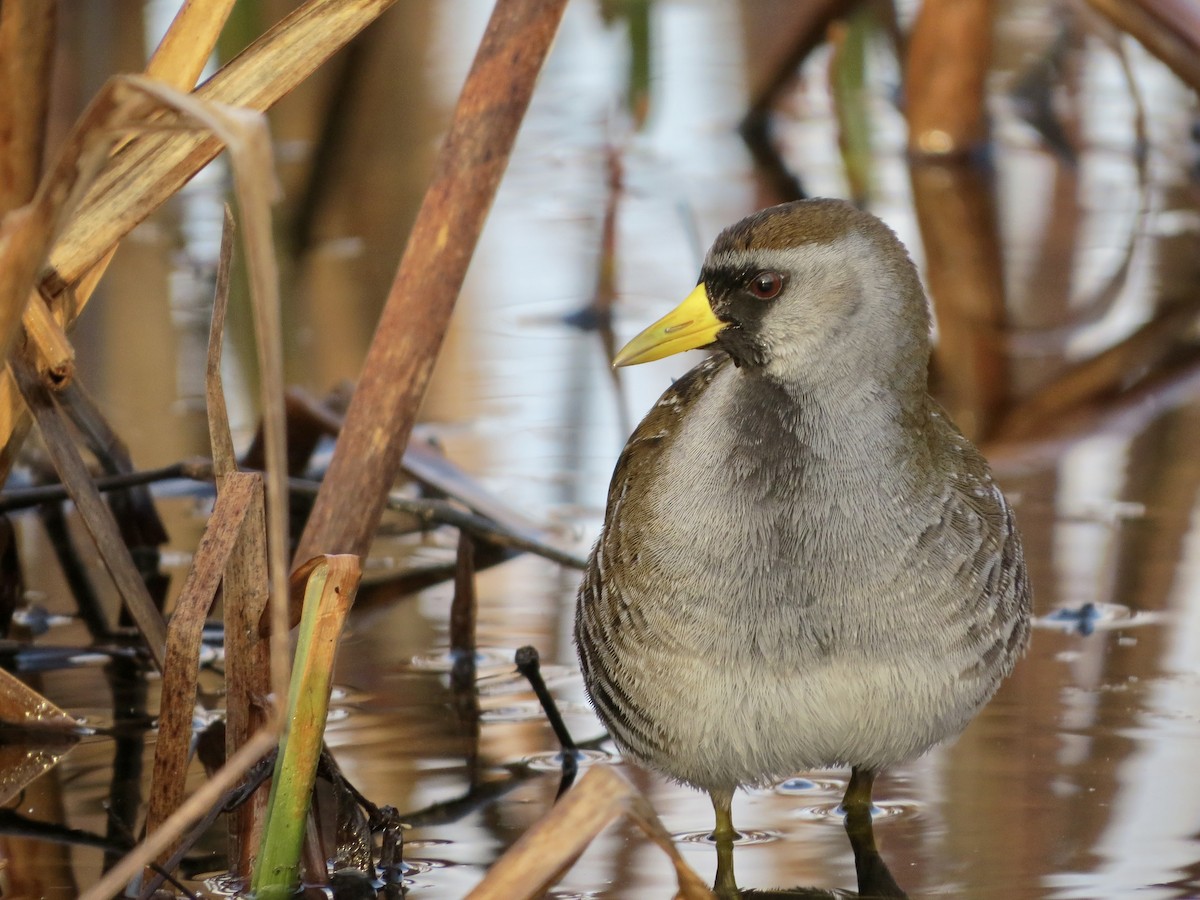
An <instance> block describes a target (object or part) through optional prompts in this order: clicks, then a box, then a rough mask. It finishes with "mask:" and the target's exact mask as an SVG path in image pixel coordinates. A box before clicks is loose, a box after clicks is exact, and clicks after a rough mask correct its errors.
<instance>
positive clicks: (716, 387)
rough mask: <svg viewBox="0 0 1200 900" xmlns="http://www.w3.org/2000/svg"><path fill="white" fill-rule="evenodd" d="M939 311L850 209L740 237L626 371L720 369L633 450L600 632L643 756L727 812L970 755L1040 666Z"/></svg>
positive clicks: (593, 628)
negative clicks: (1002, 694)
mask: <svg viewBox="0 0 1200 900" xmlns="http://www.w3.org/2000/svg"><path fill="white" fill-rule="evenodd" d="M929 327H930V323H929V311H928V304H927V302H926V299H925V294H924V291H923V290H922V288H921V283H920V281H919V279H918V277H917V272H916V269H915V267H914V266H913V264H912V261H911V260H910V259H909V257H908V254H907V252H906V251H905V249H904V246H903V245H902V244H901V243H900V241H899V240H898V239H897V238H896V236H895V235H894V234H893V233H892V232H891V231H890V230H889V229H888V227H887V226H886V225H884V224H883V223H882V222H880V221H879V220H878V219H877V218H875V217H874V216H872V215H869V214H867V213H864V212H860V211H859V210H857V209H856V208H854V207H853V206H851V205H849V204H847V203H844V202H841V201H837V200H807V201H799V202H796V203H788V204H784V205H782V206H776V207H773V208H771V209H767V210H764V211H762V212H759V213H756V214H755V215H752V216H750V217H749V218H746V219H744V220H742V221H741V222H738V223H737V224H736V225H733V226H731V227H730V228H727V229H726V230H725V231H724V232H723V233H722V234H721V235H720V236H719V237H718V238H717V240H716V242H715V243H714V244H713V246H712V249H711V250H709V252H708V256H707V258H706V259H705V262H704V268H703V270H702V272H701V275H700V281H699V284H698V285H697V287H696V289H695V290H694V291H692V293H691V294H690V295H689V296H688V298H687V299H686V300H684V302H683V303H682V304H681V305H680V306H679V307H678V308H677V309H676V310H675V311H673V312H671V313H669V314H668V315H667V316H665V317H664V318H663V319H661V320H660V321H658V322H656V323H655V324H654V325H651V326H650V327H649V328H647V329H646V330H645V331H644V332H642V333H641V334H640V335H638V336H637V337H636V338H634V339H633V340H632V341H630V342H629V344H628V345H627V346H626V347H625V348H624V349H623V350H622V351H621V352H620V353H619V354H618V355H617V358H616V360H615V363H614V364H615V365H618V366H621V365H632V364H635V363H641V362H647V361H649V360H654V359H659V358H661V357H664V356H669V355H671V354H673V353H678V352H680V351H682V350H689V349H692V348H696V347H705V346H708V345H715V346H716V348H717V349H718V351H719V352H717V353H715V354H713V355H712V356H711V357H710V358H709V359H708V360H706V361H705V362H702V363H700V364H699V365H698V366H696V367H695V368H694V369H692V370H691V371H690V372H688V373H687V374H686V375H685V376H683V377H682V378H680V379H679V380H678V381H676V382H675V383H674V384H673V385H672V386H671V387H670V388H669V389H668V390H667V391H666V393H664V394H663V395H662V397H661V398H660V399H659V400H658V402H657V403H656V404H655V406H654V408H653V409H651V410H650V412H649V414H648V415H647V416H646V418H645V419H644V420H643V421H642V423H641V424H640V425H639V426H638V428H637V430H636V431H635V432H634V433H633V436H632V437H631V438H630V439H629V443H628V444H627V445H626V446H625V450H624V452H623V453H622V454H621V458H620V461H619V462H618V463H617V468H616V471H615V473H614V474H613V479H612V485H611V487H610V489H609V495H608V508H607V511H606V515H605V522H604V530H603V532H602V534H601V536H600V539H599V540H598V541H597V543H596V546H595V548H594V549H593V550H592V554H591V557H590V560H589V563H588V569H587V573H586V575H585V576H584V580H583V583H582V585H581V587H580V590H579V599H578V609H577V617H576V624H575V635H576V642H577V644H578V649H579V659H580V663H581V665H582V668H583V674H584V680H585V682H586V684H587V689H588V693H589V695H590V697H591V700H592V704H593V705H594V707H595V709H596V712H597V713H598V714H599V716H600V718H601V719H602V720H603V721H604V723H605V724H606V725H607V726H608V729H609V731H610V733H611V734H612V737H613V739H614V740H615V741H616V743H617V745H618V746H619V747H620V748H621V750H622V751H623V752H624V753H625V754H626V755H628V756H629V757H630V758H632V759H633V760H635V761H637V762H639V763H641V764H642V765H644V766H647V767H649V768H651V769H654V770H657V771H659V772H662V773H663V774H665V775H667V776H669V777H671V778H672V779H675V780H676V781H680V782H682V783H684V784H688V785H691V786H693V787H696V788H699V789H701V790H704V791H707V792H708V793H709V794H710V795H711V797H712V800H713V805H714V807H715V810H716V818H717V828H716V831H715V833H714V836H715V837H716V838H717V839H718V840H721V839H724V840H729V839H731V838H732V837H734V836H736V832H734V830H733V823H732V821H731V815H730V801H731V798H732V795H733V792H734V791H735V790H736V789H737V788H739V787H744V786H751V785H764V784H768V783H771V782H773V781H776V780H779V779H782V778H785V777H787V776H789V775H791V774H792V773H794V772H796V771H799V770H804V769H812V768H824V767H827V766H843V765H845V766H851V767H853V777H852V779H851V784H850V788H849V789H848V791H847V795H846V804H847V806H850V805H852V804H853V805H855V806H861V805H863V804H869V803H870V791H871V783H872V780H873V778H874V775H875V773H877V772H878V771H879V770H881V769H883V768H886V767H887V766H890V765H893V764H894V763H899V762H901V761H904V760H908V759H912V758H913V757H916V756H918V755H920V754H921V753H923V752H925V751H926V750H928V749H929V748H930V747H932V746H933V745H934V744H936V743H938V742H939V741H942V740H944V739H945V738H948V737H950V736H952V735H955V734H957V733H958V732H959V731H961V730H962V728H963V727H964V726H965V725H966V724H967V722H968V721H969V720H970V719H971V717H972V716H974V715H975V713H976V712H978V711H979V709H980V707H982V706H983V704H984V703H986V702H987V700H988V699H989V698H990V697H991V696H992V694H993V693H994V692H995V690H996V688H997V686H998V685H999V683H1000V681H1001V679H1003V678H1004V676H1005V675H1007V674H1008V672H1009V671H1010V670H1011V669H1012V667H1013V664H1014V662H1015V661H1016V659H1017V657H1018V656H1020V655H1021V653H1022V652H1023V650H1024V648H1025V646H1026V643H1027V640H1028V632H1029V607H1030V593H1029V582H1028V577H1027V575H1026V571H1025V564H1024V560H1023V558H1022V553H1021V542H1020V538H1019V536H1018V534H1017V530H1016V525H1015V523H1014V521H1013V514H1012V512H1011V510H1010V509H1009V507H1008V504H1007V503H1006V502H1005V499H1004V496H1003V495H1002V494H1001V493H1000V490H999V488H998V487H997V486H996V484H995V482H994V481H993V480H992V476H991V473H990V472H989V470H988V466H987V463H986V462H985V461H984V459H983V457H982V456H980V454H979V452H978V451H977V450H976V449H975V447H974V446H973V445H972V444H971V443H970V442H969V441H968V440H967V439H966V438H965V437H964V436H963V435H962V434H961V433H960V432H959V431H958V429H957V428H956V427H955V426H954V425H953V424H952V423H951V422H950V420H949V419H948V418H947V416H946V414H945V412H943V411H942V409H941V408H940V407H939V406H938V404H937V403H936V402H935V401H934V400H933V399H932V398H931V397H930V396H929V393H928V386H927V367H928V362H929V348H930V344H929Z"/></svg>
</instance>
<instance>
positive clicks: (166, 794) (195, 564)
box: [146, 474, 260, 862]
mask: <svg viewBox="0 0 1200 900" xmlns="http://www.w3.org/2000/svg"><path fill="white" fill-rule="evenodd" d="M259 484H260V478H259V476H257V475H236V474H231V475H230V476H228V477H226V478H225V479H224V480H223V483H222V485H221V491H220V493H219V494H218V495H217V502H216V504H215V505H214V506H213V511H212V515H211V516H209V519H208V524H207V525H206V526H205V529H204V534H203V536H202V537H201V538H200V544H199V545H198V546H197V548H196V553H195V556H194V559H193V561H192V566H191V568H190V569H189V570H188V574H187V580H186V581H184V583H183V589H182V590H181V592H180V595H179V601H178V602H177V603H176V605H175V612H174V614H173V615H172V616H171V625H170V628H169V629H168V631H167V657H166V665H165V667H164V670H163V685H162V701H161V704H160V711H159V719H158V741H157V742H156V743H155V747H154V777H153V779H152V780H151V782H150V786H151V790H150V809H149V812H148V813H147V815H146V831H147V832H154V831H156V830H157V829H158V828H159V827H160V826H161V825H162V823H163V822H165V821H166V820H167V818H168V817H169V816H170V815H171V813H173V812H174V811H175V810H176V809H178V808H179V806H180V804H181V803H182V802H183V797H184V787H185V785H186V783H187V768H188V756H189V752H188V751H189V749H190V746H191V738H192V716H193V710H194V708H195V705H196V684H197V680H198V677H199V666H200V642H201V636H202V634H203V631H204V622H205V620H206V619H207V618H208V611H209V609H210V608H211V607H212V604H213V601H214V600H215V599H216V595H217V588H218V587H219V586H220V584H221V579H222V577H223V576H224V574H225V569H226V565H227V563H228V560H229V558H230V556H231V554H232V553H233V549H234V546H235V545H236V543H237V542H238V541H239V540H240V539H241V535H242V525H243V523H244V522H245V521H246V514H247V512H248V511H249V509H250V506H251V504H252V503H253V502H254V500H255V498H256V497H258V496H260V495H259V493H258V491H256V487H257V486H258V485H259ZM173 850H174V848H173V847H167V848H166V849H164V850H163V852H162V854H161V855H160V856H159V861H160V862H165V861H166V857H168V856H170V855H171V852H172V851H173Z"/></svg>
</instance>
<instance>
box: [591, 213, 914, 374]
mask: <svg viewBox="0 0 1200 900" xmlns="http://www.w3.org/2000/svg"><path fill="white" fill-rule="evenodd" d="M712 344H716V345H718V346H719V347H721V349H723V350H725V351H726V352H727V353H728V354H729V355H730V356H731V357H732V358H733V361H734V363H736V364H737V365H738V366H741V367H745V368H747V369H753V370H759V371H761V372H762V373H763V374H765V375H767V376H768V377H771V378H773V379H775V380H778V381H783V382H793V383H805V382H811V381H813V380H814V379H820V378H822V377H824V376H825V375H831V376H834V377H845V374H846V373H855V372H857V373H859V374H861V375H866V374H868V373H871V374H874V375H876V376H877V377H880V378H887V379H893V378H904V379H919V381H920V383H921V385H923V384H924V379H925V370H926V367H927V364H928V357H929V311H928V306H927V303H926V300H925V294H924V291H923V290H922V288H921V283H920V279H919V278H918V276H917V272H916V269H915V267H914V266H913V264H912V261H911V260H910V259H909V256H908V253H907V251H906V250H905V249H904V245H903V244H901V243H900V241H899V239H898V238H897V237H896V236H895V234H893V233H892V231H891V230H890V229H889V228H888V227H887V226H886V225H884V224H883V223H882V222H881V221H880V220H879V219H877V218H876V217H875V216H873V215H871V214H870V213H865V212H862V211H861V210H859V209H857V208H855V207H854V206H852V205H851V204H849V203H846V202H844V201H841V200H824V199H821V200H800V201H796V202H794V203H785V204H783V205H781V206H774V207H771V208H769V209H765V210H762V211H761V212H758V213H755V214H754V215H751V216H749V217H747V218H745V219H743V220H742V221H740V222H738V223H737V224H735V225H731V226H730V227H729V228H726V229H725V230H724V231H723V232H722V233H721V234H720V235H719V236H718V237H717V239H716V241H715V242H714V243H713V246H712V248H711V249H710V250H709V251H708V255H707V257H706V258H705V261H704V267H703V269H702V271H701V274H700V281H699V283H698V284H697V285H696V288H695V290H693V291H692V293H691V294H689V295H688V297H687V299H686V300H684V301H683V303H681V304H680V305H679V306H678V307H677V308H676V309H674V310H672V311H671V312H670V313H668V314H667V315H666V316H664V317H663V318H662V319H660V320H659V321H657V322H655V323H654V324H653V325H651V326H650V327H649V328H647V329H646V330H645V331H643V332H642V333H641V334H639V335H638V336H637V337H635V338H634V339H633V340H632V341H630V342H629V343H628V344H627V345H626V346H625V347H624V348H623V349H622V350H621V351H620V352H619V353H618V354H617V356H616V359H615V360H614V362H613V364H614V365H617V366H626V365H635V364H637V363H642V362H649V361H651V360H654V359H661V358H663V357H665V356H670V355H672V354H675V353H679V352H682V351H684V350H691V349H695V348H697V347H706V346H709V345H712Z"/></svg>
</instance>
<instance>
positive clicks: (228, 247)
mask: <svg viewBox="0 0 1200 900" xmlns="http://www.w3.org/2000/svg"><path fill="white" fill-rule="evenodd" d="M233 237H234V222H233V213H232V212H231V211H230V209H229V207H228V205H226V207H225V222H224V227H223V228H222V231H221V252H220V258H219V264H218V266H217V284H216V291H215V295H214V298H213V312H212V323H211V326H210V328H209V336H208V359H207V364H206V366H205V396H206V401H207V402H206V408H207V411H208V432H209V442H210V443H211V445H212V455H213V474H214V476H215V477H216V481H217V492H218V495H220V493H221V492H223V491H224V490H225V487H224V485H225V482H226V479H227V478H229V477H230V476H234V477H241V476H237V458H236V457H235V455H234V449H233V437H232V435H231V434H230V430H229V415H228V412H227V408H226V404H225V389H224V386H223V385H222V382H221V352H222V349H223V344H224V336H225V312H226V310H227V309H228V306H229V278H230V271H231V269H232V266H233ZM254 491H255V498H254V501H253V502H252V503H251V505H250V508H249V510H248V511H247V515H246V521H245V522H244V523H243V524H242V530H241V539H240V540H238V541H237V543H236V544H235V545H234V547H233V554H232V555H231V557H230V559H229V562H228V564H227V565H226V567H225V579H224V582H223V594H222V609H223V611H224V616H225V755H226V757H231V756H233V755H234V754H235V753H236V752H237V751H238V749H239V748H240V747H241V746H242V745H243V744H245V743H246V742H247V741H248V740H249V739H250V736H251V735H252V734H253V733H254V732H255V731H256V730H257V729H259V728H261V727H262V726H263V725H264V724H265V722H266V710H265V707H264V698H265V697H266V696H267V695H268V694H269V693H270V692H271V674H270V662H271V656H270V649H269V646H268V641H266V640H264V639H263V638H262V637H260V636H259V634H258V627H257V626H258V622H259V619H261V618H262V615H263V613H264V612H265V611H266V609H267V601H268V592H267V580H268V578H267V558H266V549H265V548H266V530H265V529H266V522H265V519H264V507H263V503H264V496H263V486H262V479H261V478H259V477H257V476H256V477H255V487H254ZM267 800H268V794H267V791H265V790H261V789H260V790H257V791H255V792H254V794H253V795H252V796H251V797H250V799H248V800H246V801H245V802H243V803H242V804H241V805H240V806H239V807H238V808H237V809H236V810H235V811H234V812H233V813H231V814H230V815H229V817H228V826H229V868H230V870H231V871H232V872H235V873H237V874H239V875H243V876H247V875H249V874H250V861H251V859H252V858H253V855H254V853H255V852H256V851H257V848H258V842H259V839H260V835H261V832H262V824H263V821H264V820H265V816H266V808H267Z"/></svg>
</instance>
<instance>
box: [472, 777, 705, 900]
mask: <svg viewBox="0 0 1200 900" xmlns="http://www.w3.org/2000/svg"><path fill="white" fill-rule="evenodd" d="M621 816H628V817H630V818H631V819H633V821H634V822H636V823H637V825H638V826H639V827H640V828H641V829H642V831H644V832H645V833H646V835H647V836H648V837H649V838H650V840H652V841H653V842H654V843H655V844H657V845H658V846H659V847H660V848H662V851H663V852H664V853H666V854H667V856H668V857H669V858H670V860H671V864H672V865H673V866H674V867H675V876H676V879H677V881H678V883H679V894H678V896H679V897H682V898H685V900H713V893H712V891H711V890H709V888H708V885H706V884H705V883H704V881H703V880H702V879H701V878H700V876H699V875H697V874H696V872H695V870H694V869H692V867H691V866H689V865H688V864H687V863H686V862H685V861H684V859H683V857H682V856H681V855H680V853H679V849H678V848H677V847H676V846H675V843H674V841H672V840H671V835H670V834H668V833H667V830H666V829H665V828H664V827H663V825H662V822H660V821H659V820H658V816H656V815H655V814H654V810H653V808H651V806H650V802H649V801H648V800H647V799H646V798H645V797H643V796H642V794H641V793H640V792H639V791H638V790H637V789H636V788H635V787H634V786H633V785H631V784H630V783H629V782H628V781H626V780H625V779H624V778H622V777H621V776H620V775H618V774H617V773H616V772H615V771H614V770H613V769H612V767H611V766H595V767H593V768H592V769H590V770H589V771H588V773H587V774H586V775H584V776H583V778H582V779H580V781H579V784H577V785H576V786H575V787H573V788H572V789H571V790H570V791H568V792H567V794H566V795H565V796H564V797H563V798H562V799H561V800H559V801H558V803H556V804H555V805H554V807H553V808H552V809H551V810H550V812H548V813H546V815H544V816H542V818H541V819H540V820H539V821H538V822H537V824H535V825H534V826H533V827H532V828H530V829H529V830H528V831H526V832H525V833H524V834H523V835H521V837H520V839H519V840H518V841H517V842H516V843H515V844H513V845H512V847H510V848H509V849H508V851H507V852H506V853H505V854H504V855H503V856H501V857H500V859H499V860H497V861H496V863H495V864H494V865H493V866H492V867H491V869H489V870H488V873H487V876H486V877H485V878H484V879H483V881H482V882H480V884H479V885H478V886H477V887H476V888H475V889H474V890H473V891H471V893H470V894H468V895H467V900H524V898H533V897H540V896H542V894H543V893H545V891H546V890H547V889H548V888H550V887H551V886H552V885H553V884H554V883H555V882H557V881H558V879H559V878H561V877H562V875H563V873H564V872H566V871H567V869H569V868H570V867H571V865H572V864H573V863H574V862H575V860H576V859H577V858H578V856H579V854H580V853H582V852H583V851H584V849H585V848H586V847H587V846H588V844H590V843H591V842H592V841H593V840H594V839H595V838H596V836H597V835H598V834H600V832H601V831H603V830H604V829H605V828H607V827H608V825H609V824H610V823H611V822H612V821H614V820H615V819H618V818H620V817H621Z"/></svg>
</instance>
